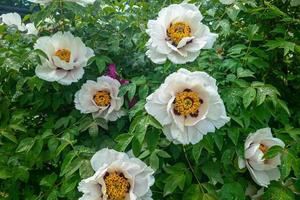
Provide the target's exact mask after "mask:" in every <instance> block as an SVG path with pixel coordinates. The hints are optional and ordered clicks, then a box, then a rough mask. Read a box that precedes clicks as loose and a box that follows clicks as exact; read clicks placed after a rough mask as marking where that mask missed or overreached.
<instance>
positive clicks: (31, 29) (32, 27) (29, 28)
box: [26, 23, 38, 35]
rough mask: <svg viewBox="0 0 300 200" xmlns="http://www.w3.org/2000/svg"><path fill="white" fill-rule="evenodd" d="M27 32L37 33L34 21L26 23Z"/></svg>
mask: <svg viewBox="0 0 300 200" xmlns="http://www.w3.org/2000/svg"><path fill="white" fill-rule="evenodd" d="M26 29H27V34H31V35H37V34H38V30H37V29H36V27H35V25H34V23H29V24H26Z"/></svg>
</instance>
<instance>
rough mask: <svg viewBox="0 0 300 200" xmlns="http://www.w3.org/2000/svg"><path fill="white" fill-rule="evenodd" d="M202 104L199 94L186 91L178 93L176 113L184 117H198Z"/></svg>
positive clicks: (175, 106)
mask: <svg viewBox="0 0 300 200" xmlns="http://www.w3.org/2000/svg"><path fill="white" fill-rule="evenodd" d="M200 105H201V102H200V98H199V96H198V94H197V93H195V92H193V91H190V90H187V91H186V90H185V91H183V92H179V93H177V95H176V97H175V105H174V111H175V113H177V114H179V115H182V116H185V117H186V116H188V115H192V116H194V115H195V116H197V115H198V109H199V108H200Z"/></svg>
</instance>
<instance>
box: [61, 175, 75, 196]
mask: <svg viewBox="0 0 300 200" xmlns="http://www.w3.org/2000/svg"><path fill="white" fill-rule="evenodd" d="M77 184H78V180H77V178H76V176H73V177H71V178H69V179H66V180H64V181H63V182H62V186H61V187H60V192H61V193H62V194H67V193H69V192H72V191H74V189H75V187H76V186H77Z"/></svg>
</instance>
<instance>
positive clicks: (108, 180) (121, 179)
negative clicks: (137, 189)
mask: <svg viewBox="0 0 300 200" xmlns="http://www.w3.org/2000/svg"><path fill="white" fill-rule="evenodd" d="M104 182H105V186H106V193H107V195H108V199H109V200H124V199H125V197H126V194H127V193H128V192H129V189H130V184H129V182H128V180H127V179H126V178H125V176H124V174H123V173H117V172H112V173H106V175H105V177H104Z"/></svg>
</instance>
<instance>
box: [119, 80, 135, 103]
mask: <svg viewBox="0 0 300 200" xmlns="http://www.w3.org/2000/svg"><path fill="white" fill-rule="evenodd" d="M135 92H136V84H135V83H129V84H126V85H122V86H121V87H120V91H119V94H118V96H119V97H122V96H124V95H125V94H126V93H128V99H129V100H132V98H133V97H134V95H135Z"/></svg>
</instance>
